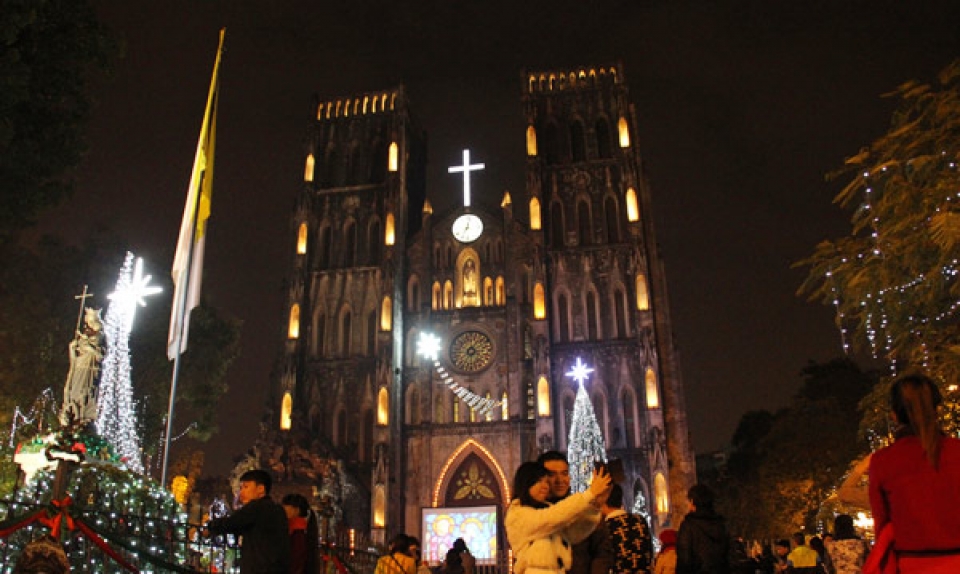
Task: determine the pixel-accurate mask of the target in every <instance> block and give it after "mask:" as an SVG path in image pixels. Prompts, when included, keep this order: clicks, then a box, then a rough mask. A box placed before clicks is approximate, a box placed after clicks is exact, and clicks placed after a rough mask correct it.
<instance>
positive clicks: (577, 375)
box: [567, 357, 593, 387]
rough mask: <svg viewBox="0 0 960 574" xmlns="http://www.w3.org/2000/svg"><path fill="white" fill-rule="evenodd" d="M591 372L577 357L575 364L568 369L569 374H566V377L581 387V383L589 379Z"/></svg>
mask: <svg viewBox="0 0 960 574" xmlns="http://www.w3.org/2000/svg"><path fill="white" fill-rule="evenodd" d="M592 372H593V369H591V368H590V367H588V366H587V364H586V363H584V362H583V361H581V360H580V357H577V364H576V365H574V366H573V368H572V369H570V372H568V373H567V376H568V377H570V378H572V379H573V380H575V381H577V382H578V383H580V386H581V387H582V386H583V382H584V381H586V380H587V379H588V378H589V377H590V373H592Z"/></svg>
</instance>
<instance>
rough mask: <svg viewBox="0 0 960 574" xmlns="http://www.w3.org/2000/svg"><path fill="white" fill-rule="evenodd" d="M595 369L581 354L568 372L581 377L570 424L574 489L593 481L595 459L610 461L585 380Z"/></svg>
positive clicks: (571, 471)
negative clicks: (591, 479)
mask: <svg viewBox="0 0 960 574" xmlns="http://www.w3.org/2000/svg"><path fill="white" fill-rule="evenodd" d="M592 372H593V369H592V368H590V367H588V366H587V365H586V364H585V363H584V362H583V361H582V360H581V359H580V357H577V363H576V364H575V365H574V366H573V368H572V369H570V371H569V372H567V376H568V377H570V378H572V379H573V380H575V381H577V386H578V388H577V399H576V401H575V402H574V404H573V422H572V424H571V425H570V437H569V438H568V440H567V444H568V445H569V448H568V449H567V462H569V463H570V489H571V491H572V492H583V491H584V490H586V489H587V486H588V485H589V484H590V478H591V477H592V476H593V464H594V463H595V462H607V449H606V446H605V445H604V442H603V433H602V432H601V431H600V425H599V424H597V417H596V415H595V414H594V412H593V405H592V404H591V403H590V399H589V397H587V391H586V390H585V389H584V383H585V382H586V380H587V378H588V377H589V376H590V373H592Z"/></svg>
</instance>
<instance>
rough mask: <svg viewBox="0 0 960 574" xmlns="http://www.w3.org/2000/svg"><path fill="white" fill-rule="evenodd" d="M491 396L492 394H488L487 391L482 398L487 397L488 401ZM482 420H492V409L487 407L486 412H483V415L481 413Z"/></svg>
mask: <svg viewBox="0 0 960 574" xmlns="http://www.w3.org/2000/svg"><path fill="white" fill-rule="evenodd" d="M492 396H493V395H491V394H490V391H487V394H486V395H484V396H483V398H485V399H487V400H488V401H489V400H491V397H492ZM483 420H485V421H487V422H490V421H492V420H493V409H488V410H487V412H486V413H484V415H483Z"/></svg>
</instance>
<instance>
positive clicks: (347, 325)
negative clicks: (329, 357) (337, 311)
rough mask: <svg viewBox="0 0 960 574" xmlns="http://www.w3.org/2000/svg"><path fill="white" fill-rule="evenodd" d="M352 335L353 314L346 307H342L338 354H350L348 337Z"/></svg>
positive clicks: (344, 355)
mask: <svg viewBox="0 0 960 574" xmlns="http://www.w3.org/2000/svg"><path fill="white" fill-rule="evenodd" d="M352 335H353V315H352V314H351V313H350V311H349V310H348V309H344V311H343V314H342V315H341V316H340V355H341V356H343V357H347V356H349V355H350V338H351V336H352Z"/></svg>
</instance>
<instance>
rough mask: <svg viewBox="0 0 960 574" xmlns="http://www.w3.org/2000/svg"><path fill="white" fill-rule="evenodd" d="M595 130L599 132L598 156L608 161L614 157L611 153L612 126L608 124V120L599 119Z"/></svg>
mask: <svg viewBox="0 0 960 574" xmlns="http://www.w3.org/2000/svg"><path fill="white" fill-rule="evenodd" d="M594 129H596V131H597V156H599V157H600V159H607V158H609V157H610V156H611V155H612V154H611V153H610V125H609V124H607V119H606V118H600V119H598V120H597V123H596V125H595V126H594Z"/></svg>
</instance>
